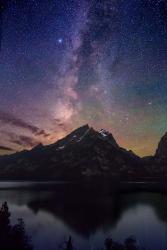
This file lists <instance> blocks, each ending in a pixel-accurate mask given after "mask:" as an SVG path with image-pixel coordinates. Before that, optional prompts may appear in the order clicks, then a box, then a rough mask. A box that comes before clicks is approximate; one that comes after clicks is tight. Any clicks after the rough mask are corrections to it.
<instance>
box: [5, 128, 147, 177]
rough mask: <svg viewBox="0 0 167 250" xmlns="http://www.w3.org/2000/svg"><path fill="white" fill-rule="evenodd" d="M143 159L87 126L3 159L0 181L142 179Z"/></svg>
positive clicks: (103, 131)
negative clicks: (7, 179)
mask: <svg viewBox="0 0 167 250" xmlns="http://www.w3.org/2000/svg"><path fill="white" fill-rule="evenodd" d="M142 165H143V160H142V159H141V158H140V157H138V156H136V155H135V154H134V153H133V152H132V151H127V150H126V149H124V148H121V147H120V146H119V145H118V144H117V142H116V140H115V139H114V137H113V136H112V134H111V133H109V132H108V131H106V130H104V129H101V130H100V131H96V130H94V129H93V128H92V127H89V126H88V125H84V126H82V127H80V128H78V129H76V130H74V131H73V132H72V133H70V134H69V135H67V136H66V137H65V138H63V139H61V140H59V141H57V142H56V143H53V144H51V145H47V146H43V145H42V144H39V145H38V146H36V147H34V148H33V149H32V150H30V151H27V150H24V151H22V152H18V153H15V154H13V155H10V156H3V157H1V158H0V178H16V179H30V178H34V179H41V178H47V179H60V178H61V179H66V178H67V179H73V178H87V177H118V178H127V177H128V178H129V177H133V178H134V177H139V176H142V175H143V173H144V171H143V168H142Z"/></svg>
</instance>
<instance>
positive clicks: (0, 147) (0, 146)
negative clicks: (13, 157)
mask: <svg viewBox="0 0 167 250" xmlns="http://www.w3.org/2000/svg"><path fill="white" fill-rule="evenodd" d="M0 150H5V151H13V149H12V148H9V147H5V146H2V145H0Z"/></svg>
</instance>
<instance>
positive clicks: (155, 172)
mask: <svg viewBox="0 0 167 250" xmlns="http://www.w3.org/2000/svg"><path fill="white" fill-rule="evenodd" d="M143 160H144V166H145V169H146V170H147V172H148V175H149V176H153V177H161V178H165V179H166V178H167V133H166V134H165V135H164V136H163V137H162V138H161V139H160V142H159V143H158V148H157V150H156V152H155V155H154V156H148V157H145V158H144V159H143Z"/></svg>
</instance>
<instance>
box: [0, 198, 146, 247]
mask: <svg viewBox="0 0 167 250" xmlns="http://www.w3.org/2000/svg"><path fill="white" fill-rule="evenodd" d="M10 216H11V213H10V212H9V208H8V204H7V202H4V203H2V206H1V208H0V249H3V250H7V249H8V250H9V249H11V250H12V249H13V250H14V249H17V250H33V249H34V247H33V245H32V243H31V238H30V237H29V236H28V235H27V233H26V231H25V224H24V221H23V220H22V219H18V222H17V224H15V225H11V222H10ZM74 243H75V242H74V241H73V239H72V237H71V236H70V237H69V239H68V240H67V241H64V242H62V243H61V244H60V245H59V246H58V247H55V250H79V249H78V248H77V247H76V246H75V244H74ZM52 248H53V249H54V246H53V247H52ZM46 250H47V249H46ZM85 250H88V249H85ZM94 250H150V249H145V248H140V247H139V246H138V245H137V241H136V239H135V238H134V237H129V238H127V239H126V240H125V241H124V243H118V242H116V241H114V240H113V239H112V238H107V239H106V240H105V242H104V246H102V247H99V248H97V249H94Z"/></svg>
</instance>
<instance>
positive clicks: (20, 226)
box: [0, 202, 33, 250]
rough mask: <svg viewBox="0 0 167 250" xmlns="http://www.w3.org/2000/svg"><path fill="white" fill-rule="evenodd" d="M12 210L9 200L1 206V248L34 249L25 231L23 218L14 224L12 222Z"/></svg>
mask: <svg viewBox="0 0 167 250" xmlns="http://www.w3.org/2000/svg"><path fill="white" fill-rule="evenodd" d="M10 215H11V214H10V212H9V208H8V204H7V202H4V203H2V206H1V208H0V249H4V250H5V249H17V250H32V249H33V247H32V245H31V244H30V239H29V237H28V236H27V234H26V232H25V225H24V221H23V220H22V219H18V223H17V224H16V225H14V226H12V225H11V223H10Z"/></svg>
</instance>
